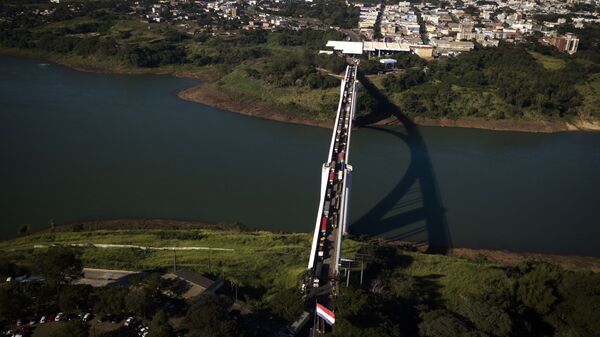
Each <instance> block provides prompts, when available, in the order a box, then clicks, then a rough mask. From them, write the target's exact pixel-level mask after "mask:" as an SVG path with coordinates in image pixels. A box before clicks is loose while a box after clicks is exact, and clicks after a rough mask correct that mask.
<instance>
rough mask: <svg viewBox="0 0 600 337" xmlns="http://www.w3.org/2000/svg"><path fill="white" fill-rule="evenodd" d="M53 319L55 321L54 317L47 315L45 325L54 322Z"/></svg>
mask: <svg viewBox="0 0 600 337" xmlns="http://www.w3.org/2000/svg"><path fill="white" fill-rule="evenodd" d="M55 319H56V316H54V315H48V317H47V319H46V322H47V323H50V322H54V321H55Z"/></svg>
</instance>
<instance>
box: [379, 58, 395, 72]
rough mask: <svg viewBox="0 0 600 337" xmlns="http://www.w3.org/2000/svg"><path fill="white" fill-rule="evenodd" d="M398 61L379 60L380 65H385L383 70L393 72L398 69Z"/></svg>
mask: <svg viewBox="0 0 600 337" xmlns="http://www.w3.org/2000/svg"><path fill="white" fill-rule="evenodd" d="M396 62H398V61H396V60H394V59H381V60H379V63H381V64H383V69H384V70H392V69H394V68H396Z"/></svg>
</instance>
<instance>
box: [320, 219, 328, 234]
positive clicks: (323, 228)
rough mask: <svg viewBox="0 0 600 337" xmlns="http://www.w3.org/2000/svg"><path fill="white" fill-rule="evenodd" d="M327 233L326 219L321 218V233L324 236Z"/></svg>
mask: <svg viewBox="0 0 600 337" xmlns="http://www.w3.org/2000/svg"><path fill="white" fill-rule="evenodd" d="M326 232H327V217H326V216H323V219H321V233H323V234H325V233H326Z"/></svg>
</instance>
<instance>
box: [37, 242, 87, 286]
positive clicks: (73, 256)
mask: <svg viewBox="0 0 600 337" xmlns="http://www.w3.org/2000/svg"><path fill="white" fill-rule="evenodd" d="M36 262H37V263H36V269H37V272H38V273H40V274H41V275H42V276H44V278H45V279H46V282H48V284H49V285H51V286H55V287H56V286H60V285H62V284H67V283H70V282H71V281H73V280H76V279H78V278H80V277H81V276H82V274H83V273H82V270H83V264H82V263H81V259H80V257H79V253H78V252H76V251H75V250H74V249H72V248H66V247H50V248H48V250H47V251H46V252H44V253H41V254H38V257H37V261H36Z"/></svg>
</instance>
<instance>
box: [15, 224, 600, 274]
mask: <svg viewBox="0 0 600 337" xmlns="http://www.w3.org/2000/svg"><path fill="white" fill-rule="evenodd" d="M194 229H208V230H220V231H231V232H269V233H290V234H291V233H304V234H307V235H309V234H310V233H305V232H285V231H273V230H265V229H258V228H248V227H245V226H243V225H238V224H235V223H233V224H227V223H226V224H210V223H206V222H202V221H186V220H176V219H155V218H120V219H106V220H85V221H76V222H72V223H67V224H62V225H57V226H56V227H55V228H54V229H49V228H47V229H42V230H38V231H35V232H32V233H30V234H27V236H30V235H45V234H51V233H53V232H94V231H100V230H109V231H110V230H115V231H117V230H130V231H143V230H194ZM13 239H17V238H13ZM13 239H9V240H7V241H10V240H13ZM368 241H370V242H372V243H375V244H377V243H384V244H391V245H395V246H398V247H402V248H404V249H406V250H408V251H418V252H421V253H425V252H426V251H427V248H428V247H427V244H423V243H417V242H411V241H401V240H398V241H389V240H385V239H382V238H378V237H369V238H368ZM442 255H446V256H450V257H452V256H453V257H458V258H464V259H467V260H470V261H481V262H491V263H497V264H500V265H504V266H509V267H512V266H516V265H518V264H519V263H523V262H525V261H536V262H548V263H552V264H556V265H559V266H561V267H562V268H564V269H566V270H573V271H578V270H590V271H593V272H596V273H597V272H600V257H595V256H583V255H568V254H553V253H535V252H520V251H509V250H498V249H486V248H466V247H450V248H448V251H447V253H446V254H442Z"/></svg>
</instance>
